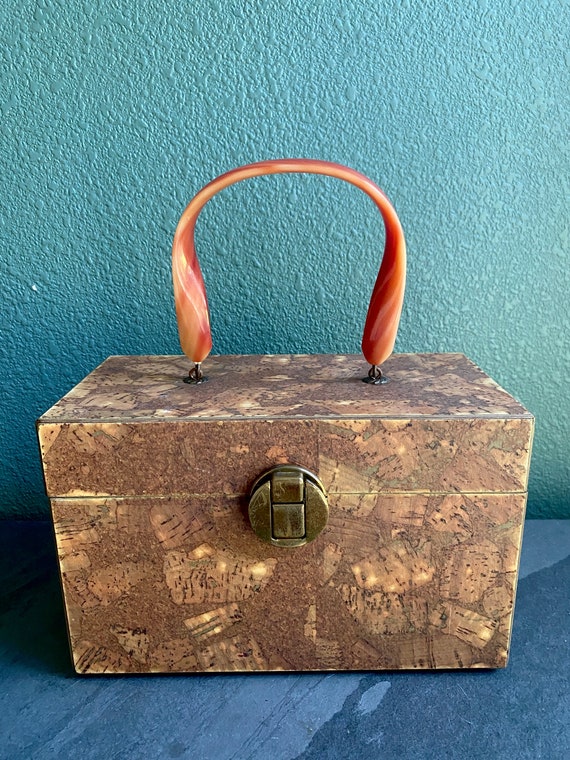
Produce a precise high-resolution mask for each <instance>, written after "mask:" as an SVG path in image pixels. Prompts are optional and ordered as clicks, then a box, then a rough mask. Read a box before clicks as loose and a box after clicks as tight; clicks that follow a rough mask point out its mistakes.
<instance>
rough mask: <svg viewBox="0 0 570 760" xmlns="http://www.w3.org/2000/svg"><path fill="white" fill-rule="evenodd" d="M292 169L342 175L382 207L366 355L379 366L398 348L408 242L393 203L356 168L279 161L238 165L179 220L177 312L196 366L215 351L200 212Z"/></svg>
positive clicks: (364, 342)
mask: <svg viewBox="0 0 570 760" xmlns="http://www.w3.org/2000/svg"><path fill="white" fill-rule="evenodd" d="M290 173H306V174H323V175H326V176H329V177H337V178H338V179H343V180H345V181H346V182H350V183H351V184H352V185H356V187H359V188H360V189H361V190H363V191H364V192H365V193H366V194H367V195H368V196H370V198H372V200H373V201H374V203H375V204H376V206H377V207H378V209H379V211H380V213H381V214H382V218H383V220H384V226H385V229H386V237H385V245H384V255H383V257H382V264H381V266H380V271H379V272H378V277H377V278H376V283H375V285H374V290H373V292H372V297H371V299H370V305H369V306H368V313H367V315H366V322H365V325H364V335H363V337H362V353H363V354H364V358H365V359H366V361H367V362H369V364H372V365H374V366H377V365H380V364H382V362H384V361H385V360H386V359H387V358H388V357H389V356H390V354H391V353H392V351H393V349H394V343H395V341H396V333H397V331H398V324H399V322H400V315H401V313H402V304H403V300H404V288H405V283H406V243H405V240H404V233H403V231H402V227H401V225H400V221H399V219H398V217H397V215H396V212H395V211H394V208H393V206H392V204H391V203H390V201H389V200H388V198H387V197H386V195H384V193H383V192H382V190H381V189H380V188H379V187H378V185H376V184H374V182H372V181H371V180H370V179H368V177H365V176H364V174H360V173H359V172H357V171H354V169H349V168H347V167H346V166H341V165H340V164H335V163H331V162H329V161H317V160H312V159H304V158H293V159H277V160H272V161H260V162H258V163H255V164H247V165H246V166H240V167H239V168H237V169H232V171H229V172H226V173H225V174H222V175H220V176H219V177H217V178H216V179H214V180H212V182H210V183H208V184H207V185H206V186H205V187H203V188H202V190H200V192H199V193H197V195H195V196H194V198H193V199H192V200H191V201H190V203H189V204H188V206H187V207H186V209H185V210H184V213H183V214H182V216H181V217H180V221H179V222H178V226H177V228H176V232H175V235H174V242H173V245H172V276H173V280H174V298H175V302H176V316H177V320H178V331H179V334H180V344H181V346H182V350H183V351H184V353H185V354H186V356H187V357H188V358H189V359H190V360H191V361H192V362H194V363H195V364H197V365H199V364H200V362H202V361H203V360H204V359H205V358H206V357H207V356H208V354H209V353H210V351H211V349H212V335H211V331H210V315H209V311H208V299H207V296H206V289H205V286H204V279H203V277H202V272H201V270H200V265H199V263H198V258H197V256H196V249H195V247H194V229H195V227H196V220H197V219H198V215H199V214H200V212H201V210H202V208H203V207H204V205H205V204H206V203H207V202H208V201H209V200H210V198H212V197H213V196H214V195H216V193H218V192H219V191H220V190H223V189H224V188H226V187H229V186H230V185H233V184H235V183H236V182H241V180H243V179H248V178H249V177H259V176H261V175H264V174H290Z"/></svg>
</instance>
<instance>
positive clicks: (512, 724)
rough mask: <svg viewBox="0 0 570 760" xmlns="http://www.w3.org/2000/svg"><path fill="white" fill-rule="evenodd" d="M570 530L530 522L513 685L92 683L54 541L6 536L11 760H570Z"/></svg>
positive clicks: (0, 720)
mask: <svg viewBox="0 0 570 760" xmlns="http://www.w3.org/2000/svg"><path fill="white" fill-rule="evenodd" d="M569 589H570V520H569V521H554V520H553V521H527V523H526V527H525V539H524V542H523V554H522V561H521V572H520V582H519V589H518V596H517V605H516V611H515V620H514V629H513V641H512V649H511V658H510V662H509V665H508V667H507V668H506V669H505V670H498V671H475V672H468V671H462V672H459V671H458V672H453V671H452V672H438V673H417V672H387V673H366V672H357V673H330V674H324V673H322V674H318V673H317V674H301V675H299V674H294V675H290V674H280V675H231V676H228V675H221V676H211V675H210V676H159V677H157V676H155V677H147V676H142V677H139V676H137V677H110V676H102V677H94V676H90V677H78V676H75V675H74V674H73V672H72V670H71V665H70V659H69V654H68V650H67V637H66V632H65V623H64V616H63V606H62V602H61V597H60V590H59V583H58V578H57V563H56V558H55V552H54V549H53V540H52V533H51V527H50V526H49V525H48V524H47V523H33V522H27V523H26V522H0V684H1V687H0V758H1V759H2V760H40V759H41V760H51V758H54V759H55V758H57V760H66V759H67V758H74V759H75V758H78V759H79V758H80V759H81V760H89V759H90V758H92V759H93V760H98V759H99V758H101V759H103V758H105V760H108V759H109V758H117V760H119V759H120V760H130V759H131V758H132V759H133V760H135V759H136V760H138V759H139V758H191V759H192V760H230V759H233V760H246V759H249V760H261V759H262V758H263V760H301V759H302V760H313V759H314V760H317V759H318V760H327V758H331V759H332V758H334V759H335V760H337V759H340V760H342V759H343V758H351V760H354V759H355V758H358V760H377V759H378V758H382V759H383V760H390V759H391V758H394V759H396V758H397V759H398V760H407V759H408V758H410V760H411V759H412V758H413V759H414V760H422V759H423V758H425V759H426V760H428V758H429V759H430V760H432V759H434V758H437V760H440V759H443V758H450V759H453V760H462V759H463V758H465V759H469V760H476V759H479V758H493V759H494V760H502V758H504V759H505V760H506V759H507V758H508V759H509V760H511V759H512V758H517V760H524V759H526V758H528V759H529V760H531V758H532V760H535V758H544V760H562V759H563V758H564V760H565V759H566V758H567V757H569V756H570V689H569V673H570V645H569V644H570V641H569V639H570V592H569Z"/></svg>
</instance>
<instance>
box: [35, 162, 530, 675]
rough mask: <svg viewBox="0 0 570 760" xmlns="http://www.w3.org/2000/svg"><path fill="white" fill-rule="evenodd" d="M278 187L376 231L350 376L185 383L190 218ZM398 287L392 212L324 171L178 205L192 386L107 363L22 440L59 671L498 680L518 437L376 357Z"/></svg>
mask: <svg viewBox="0 0 570 760" xmlns="http://www.w3.org/2000/svg"><path fill="white" fill-rule="evenodd" d="M283 171H309V172H315V173H324V174H329V175H331V176H336V177H340V178H342V179H345V180H347V181H350V182H352V183H353V184H355V185H357V186H359V187H360V188H361V189H363V190H365V191H366V192H368V193H369V195H371V197H372V198H373V200H374V201H375V203H376V205H377V206H378V208H379V209H380V211H381V212H382V215H383V218H384V221H385V225H386V244H385V251H384V258H383V263H382V267H381V269H380V274H379V277H378V280H377V283H376V286H375V290H374V293H373V297H372V301H371V305H370V309H369V313H368V318H367V323H366V324H367V326H366V330H365V337H364V339H363V352H364V354H365V357H366V359H367V360H368V362H369V363H370V364H371V369H370V372H369V374H368V375H367V374H366V372H365V371H364V372H363V363H362V359H361V357H359V356H352V355H337V356H324V355H314V356H309V355H306V356H298V355H281V356H276V355H267V356H214V357H211V358H209V359H208V361H207V365H206V367H205V368H204V370H203V369H202V362H203V361H204V360H205V359H206V357H207V355H208V353H209V351H210V347H211V340H210V332H209V320H208V310H207V302H206V297H205V291H204V287H203V281H202V277H201V274H200V270H199V267H198V264H197V259H196V256H195V252H194V245H193V229H194V224H195V221H196V218H197V216H198V214H199V212H200V209H201V208H202V206H203V205H204V203H205V202H206V201H207V200H208V199H209V198H210V197H212V195H214V194H215V193H216V192H217V191H218V190H220V189H222V187H226V186H227V185H229V184H232V183H233V182H236V181H239V180H240V179H244V178H246V177H249V176H256V175H259V174H265V173H270V172H273V173H279V172H283ZM404 271H405V246H404V240H403V235H402V233H401V228H400V226H399V222H398V220H397V217H396V215H395V212H394V210H393V209H392V207H391V206H390V204H389V202H388V200H387V199H386V197H385V196H384V195H383V194H382V193H381V191H380V190H379V189H378V188H377V187H376V186H375V185H374V184H373V183H371V182H370V180H368V179H367V178H365V177H363V176H362V175H360V174H358V173H356V172H353V171H352V170H349V169H346V168H344V167H339V166H337V165H335V164H328V163H324V162H319V161H302V160H296V161H293V160H291V161H285V160H284V161H277V162H263V163H260V164H252V165H250V166H247V167H241V168H240V169H237V170H234V172H230V173H228V174H226V175H223V176H222V177H220V178H218V179H217V180H214V182H212V183H210V185H208V186H206V188H204V189H203V190H202V191H201V192H200V193H199V194H198V195H197V196H196V198H195V199H194V200H193V201H192V202H191V204H190V205H189V206H188V208H187V210H186V211H185V213H184V215H183V216H182V219H181V222H180V224H179V227H178V229H177V232H176V236H175V240H174V247H173V273H174V282H175V294H176V303H177V314H178V321H179V328H180V336H181V343H182V346H183V348H184V351H185V353H186V354H187V356H188V357H189V358H190V359H191V361H192V363H193V364H194V366H193V367H192V369H191V371H190V375H189V376H188V377H185V380H186V381H187V382H182V379H183V377H184V376H185V374H186V373H187V371H188V367H187V360H186V359H184V358H181V357H173V356H114V357H110V358H109V359H107V360H106V361H105V362H103V364H102V365H101V366H99V367H98V368H97V369H95V370H94V372H92V373H91V374H90V375H88V376H87V377H86V378H85V379H84V380H83V381H82V382H80V383H79V385H77V386H76V387H75V388H74V389H73V390H72V391H70V393H68V394H67V395H66V396H65V397H64V398H63V399H61V400H60V401H59V402H58V403H57V404H56V405H55V406H54V407H52V409H50V410H49V411H48V412H47V413H46V414H45V415H43V416H42V417H41V418H40V420H39V421H38V435H39V440H40V448H41V455H42V462H43V468H44V475H45V482H46V488H47V493H48V495H49V497H50V501H51V508H52V514H53V521H54V526H55V534H56V540H57V549H58V555H59V562H60V570H61V578H62V584H63V591H64V598H65V607H66V614H67V622H68V630H69V636H70V642H71V650H72V655H73V661H74V665H75V669H76V671H77V672H78V673H149V672H195V671H267V670H287V671H293V670H300V671H307V670H331V669H334V670H341V669H347V670H367V669H370V670H379V669H400V668H424V669H425V668H478V667H479V668H480V667H487V668H497V667H503V666H504V665H506V662H507V658H508V651H509V641H510V632H511V622H512V616H513V604H514V598H515V590H516V581H517V569H518V560H519V554H520V546H521V538H522V529H523V520H524V512H525V503H526V490H527V479H528V469H529V460H530V449H531V440H532V435H533V417H532V415H531V414H529V412H527V411H526V410H525V409H524V408H523V407H522V406H521V404H520V403H518V402H517V401H516V400H515V399H513V398H512V397H511V396H509V395H508V394H507V393H506V392H505V391H504V390H503V389H501V388H500V387H499V386H498V385H497V384H496V383H494V382H493V381H492V380H491V379H490V378H489V377H487V376H486V375H485V374H484V373H483V372H482V371H481V370H480V369H479V368H478V367H476V366H475V365H474V364H473V363H472V362H471V361H469V360H468V359H467V358H466V357H465V356H463V355H461V354H401V355H390V354H391V351H392V348H393V344H394V339H395V335H396V329H397V324H398V320H399V316H400V310H401V305H402V298H403V287H404V282H403V281H404ZM381 364H382V370H381V369H380V365H381ZM384 371H385V373H386V375H384V374H383V373H384ZM204 375H207V382H206V381H205V379H206V378H205V376H204ZM363 375H364V376H365V379H366V380H367V382H361V380H362V376H363ZM386 376H387V377H388V378H389V382H385V381H386Z"/></svg>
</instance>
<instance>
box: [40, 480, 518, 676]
mask: <svg viewBox="0 0 570 760" xmlns="http://www.w3.org/2000/svg"><path fill="white" fill-rule="evenodd" d="M524 503H525V495H524V494H500V495H496V494H493V495H487V496H477V497H465V496H462V495H460V494H452V495H447V496H442V495H439V496H429V495H405V496H403V495H374V496H369V497H365V498H351V497H350V496H342V495H339V496H333V497H331V499H330V508H331V515H330V519H329V523H328V525H327V526H326V528H325V529H324V531H323V532H322V533H321V535H320V536H319V537H318V538H317V539H316V540H315V541H313V542H312V543H310V544H307V545H306V546H304V547H299V548H296V549H280V548H277V547H273V546H271V545H269V544H264V543H262V542H260V541H259V540H258V539H257V538H256V536H255V535H254V534H253V533H252V531H251V529H250V527H249V524H248V521H247V509H246V505H245V504H244V500H243V499H239V498H238V497H226V498H217V499H211V498H209V497H207V496H196V497H193V498H186V499H177V498H165V499H155V498H148V499H140V498H133V499H84V500H82V499H56V500H53V502H52V508H53V515H54V521H55V525H56V534H57V545H58V551H59V556H60V566H61V572H62V578H63V585H64V590H65V600H66V606H67V612H68V624H69V630H70V638H71V642H72V647H73V656H74V662H75V667H76V669H77V670H78V672H81V673H123V672H124V673H131V672H132V673H136V672H179V671H182V672H192V671H206V672H208V671H234V670H235V671H240V670H243V671H257V670H260V671H262V670H287V671H289V670H341V669H354V670H369V669H370V670H377V669H400V668H469V667H502V666H504V665H505V664H506V660H507V654H508V646H509V634H510V628H511V620H512V611H513V602H514V595H515V586H516V571H517V565H518V556H519V549H520V541H521V531H522V520H523V514H524Z"/></svg>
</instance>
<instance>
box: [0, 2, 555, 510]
mask: <svg viewBox="0 0 570 760" xmlns="http://www.w3.org/2000/svg"><path fill="white" fill-rule="evenodd" d="M569 10H570V8H569V5H568V2H565V1H564V0H561V1H560V2H556V1H555V0H552V2H539V1H538V0H533V2H530V0H529V1H528V2H526V1H523V2H519V1H518V0H501V2H494V1H493V0H477V1H475V0H464V2H461V3H459V2H458V3H453V2H436V1H435V0H431V1H427V2H426V1H425V0H424V1H423V2H406V0H388V1H386V0H384V1H383V2H378V0H374V2H372V0H359V2H338V1H337V0H319V1H314V2H306V0H303V1H302V0H289V1H288V2H286V1H282V2H278V1H277V0H265V1H261V0H260V1H259V2H247V1H246V0H241V1H239V0H218V1H215V0H193V2H179V1H178V0H177V2H173V0H160V1H158V0H150V1H149V0H146V2H144V3H138V2H134V0H130V1H129V2H126V1H124V2H121V1H120V0H115V1H114V2H107V3H97V2H93V1H92V0H89V1H87V0H85V2H82V1H80V0H65V1H63V0H58V1H56V0H40V1H39V2H30V1H29V0H0V13H1V24H0V39H1V43H0V56H1V59H2V66H1V71H0V77H1V80H0V111H1V114H2V120H1V125H0V171H1V177H2V181H1V186H0V204H1V226H0V257H1V266H2V286H3V298H2V306H1V309H2V316H1V320H2V321H1V325H2V340H1V343H0V352H1V368H0V369H1V376H0V377H1V393H2V406H1V420H0V421H1V428H2V433H1V436H2V439H1V479H2V481H1V493H0V509H1V512H0V514H2V515H4V516H9V515H16V516H26V517H28V516H29V517H32V516H45V515H46V514H47V502H46V501H45V499H44V497H43V485H42V479H41V470H40V464H39V458H38V454H37V449H36V442H35V432H34V420H35V418H36V417H37V416H39V414H41V413H42V412H44V411H45V410H46V409H47V408H48V407H49V406H50V405H51V404H52V403H54V402H55V401H56V400H57V399H58V398H59V397H60V396H61V395H62V394H63V393H65V392H66V391H67V390H69V388H70V387H72V386H73V385H74V384H75V383H76V382H78V381H79V380H80V379H81V378H82V377H83V376H84V374H86V373H87V372H88V371H90V370H91V369H92V368H93V367H94V366H95V365H97V364H98V363H99V362H100V361H102V360H103V359H104V358H105V357H106V356H107V355H109V354H116V353H179V352H180V349H179V345H178V339H177V332H176V323H175V317H174V309H173V301H172V294H171V280H170V246H171V241H172V235H173V232H174V229H175V226H176V223H177V221H178V218H179V216H180V214H181V212H182V210H183V208H184V206H185V205H186V203H187V202H188V201H189V200H190V198H191V197H192V195H193V194H194V193H195V192H197V191H198V190H199V189H200V187H201V186H202V185H203V184H205V183H206V182H207V181H208V180H210V179H212V178H213V177H214V176H216V175H217V174H219V173H221V172H222V171H225V170H228V169H230V168H233V167H234V166H237V165H240V164H242V163H246V162H249V161H256V160H260V159H263V158H275V157H283V156H306V157H313V158H322V159H328V160H332V161H338V162H340V163H344V164H347V165H349V166H352V167H354V168H355V169H358V170H360V171H362V172H364V173H365V174H368V175H369V176H370V177H371V178H372V179H374V180H375V181H376V182H378V183H379V184H380V185H381V186H382V187H383V188H384V190H385V191H386V192H387V193H388V195H389V196H390V198H391V199H392V201H393V203H394V205H395V207H396V209H397V211H398V213H399V215H400V218H401V221H402V224H403V226H404V230H405V232H406V236H407V242H408V252H409V270H408V273H409V274H408V276H409V279H408V283H409V284H408V289H407V300H406V304H405V310H404V314H403V319H402V324H401V328H400V333H399V337H398V342H397V345H396V349H397V350H398V351H462V352H464V353H466V354H468V355H469V356H470V357H471V358H472V359H474V360H475V361H476V362H477V363H478V364H480V366H481V367H483V369H484V370H485V371H487V372H488V373H489V374H491V375H492V376H493V377H494V378H495V379H496V380H497V381H498V382H500V383H501V384H502V385H503V386H504V387H506V388H507V389H508V390H509V391H510V392H512V393H513V394H514V395H515V396H516V397H518V398H519V399H520V400H521V401H522V402H523V403H524V404H525V405H526V406H527V407H528V408H529V409H530V410H531V411H533V412H534V413H535V414H536V417H537V433H536V438H535V448H534V460H533V466H532V472H531V483H530V498H529V513H530V515H531V516H545V517H554V516H557V517H561V516H567V517H570V500H569V499H568V496H567V495H568V492H569V491H570V471H569V463H568V453H567V451H568V439H569V420H570V394H569V393H568V378H569V377H570V366H569V356H570V350H569V349H570V346H569V333H570V315H569V304H568V301H569V299H568V292H569V290H570V278H569V272H568V263H569V262H568V259H569V257H568V250H569V226H570V223H569V214H568V209H569V197H568V196H569V192H568V189H569V177H570V149H569V145H570V140H569V133H568V125H569V123H570V119H569V112H570V108H569V99H570V88H569V78H568V72H569V69H570V54H569V53H568V39H569V38H570V26H569V17H570V14H569ZM197 244H198V250H199V254H200V258H201V262H202V268H203V270H204V272H205V275H206V280H207V285H208V289H209V296H210V305H211V309H212V313H213V329H214V341H215V345H214V351H215V352H219V353H224V352H243V353H257V352H259V353H263V352H291V351H300V352H316V351H320V352H323V351H324V352H348V351H350V352H352V351H354V352H357V351H358V350H359V339H360V332H361V327H362V324H363V320H364V314H365V310H366V306H367V301H368V297H369V294H370V291H371V288H372V284H373V280H374V277H375V274H376V270H377V267H378V264H379V258H380V254H381V251H382V245H383V228H382V222H381V219H380V216H379V215H378V214H377V212H376V211H375V209H374V208H373V207H372V205H371V203H370V201H369V200H368V199H367V198H366V196H364V195H363V194H362V193H361V192H360V191H358V190H357V189H355V188H353V187H351V186H349V185H346V184H344V183H341V182H338V181H335V180H330V179H323V178H318V177H309V176H305V175H297V176H288V177H271V178H262V179H258V180H250V181H249V182H248V183H242V184H240V185H237V186H235V187H233V188H230V189H228V190H227V191H225V192H224V193H223V194H221V195H220V196H218V197H217V198H216V199H214V201H212V202H211V203H210V204H209V205H208V206H207V207H206V209H205V211H204V213H203V215H202V216H201V218H200V221H199V227H198V230H197Z"/></svg>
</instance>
